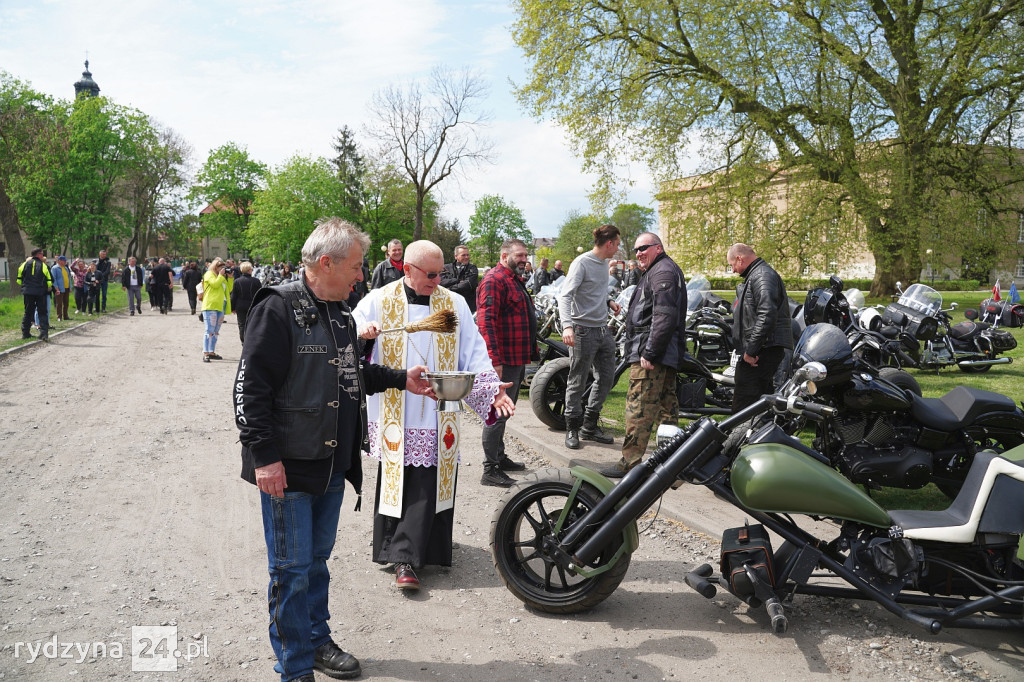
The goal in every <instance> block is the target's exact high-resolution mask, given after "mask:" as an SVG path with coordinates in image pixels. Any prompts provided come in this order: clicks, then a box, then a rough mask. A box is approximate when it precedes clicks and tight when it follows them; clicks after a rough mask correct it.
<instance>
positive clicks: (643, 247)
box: [633, 244, 657, 253]
mask: <svg viewBox="0 0 1024 682" xmlns="http://www.w3.org/2000/svg"><path fill="white" fill-rule="evenodd" d="M652 246H657V244H641V245H640V246H638V247H636V248H635V249H633V250H634V251H636V252H637V253H643V252H644V251H646V250H647V249H649V248H651V247H652Z"/></svg>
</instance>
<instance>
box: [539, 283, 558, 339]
mask: <svg viewBox="0 0 1024 682" xmlns="http://www.w3.org/2000/svg"><path fill="white" fill-rule="evenodd" d="M564 281H565V278H564V277H559V278H558V279H557V280H555V281H554V282H552V283H551V284H547V285H545V286H543V287H541V288H540V293H538V294H537V295H536V296H535V297H534V299H533V306H534V308H535V309H536V311H537V336H538V337H540V338H542V339H546V338H548V337H549V336H551V334H552V332H554V333H555V334H559V335H561V333H562V321H561V319H560V318H559V316H558V293H559V292H560V291H561V290H562V283H563V282H564Z"/></svg>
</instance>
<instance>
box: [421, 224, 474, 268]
mask: <svg viewBox="0 0 1024 682" xmlns="http://www.w3.org/2000/svg"><path fill="white" fill-rule="evenodd" d="M430 241H432V242H434V243H435V244H437V245H438V246H439V247H440V248H441V253H443V254H444V259H445V260H446V261H448V262H449V263H450V262H451V261H452V260H453V259H454V256H455V247H456V246H459V245H460V244H465V243H466V237H465V235H463V234H462V225H460V224H459V219H458V218H452V219H451V220H439V221H438V222H437V225H435V226H434V230H433V231H432V232H431V233H430ZM467 246H468V245H467Z"/></svg>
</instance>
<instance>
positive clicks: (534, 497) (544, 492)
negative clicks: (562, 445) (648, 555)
mask: <svg viewBox="0 0 1024 682" xmlns="http://www.w3.org/2000/svg"><path fill="white" fill-rule="evenodd" d="M574 482H575V481H574V480H573V477H572V475H571V473H570V472H569V470H568V469H545V470H543V471H540V472H538V473H536V474H534V475H533V476H530V477H528V478H526V479H523V480H522V481H521V482H520V483H518V484H517V485H515V486H513V487H512V488H510V489H509V490H508V492H507V493H505V496H504V497H503V498H502V500H501V504H500V505H499V506H498V509H497V511H495V513H494V516H493V517H492V518H491V557H492V558H493V560H494V567H495V568H496V569H497V570H498V575H500V576H501V580H502V582H504V583H505V586H506V587H507V588H508V589H509V591H510V592H512V594H514V595H515V596H516V597H517V598H518V599H519V600H521V601H522V602H523V603H524V604H526V605H527V606H529V607H530V608H533V609H537V610H538V611H544V612H547V613H576V612H578V611H585V610H586V609H589V608H591V607H593V606H595V605H597V604H599V603H601V602H602V601H604V600H605V599H606V598H608V596H609V595H610V594H611V593H612V592H614V591H615V589H616V588H617V587H618V586H619V583H621V582H622V579H623V578H624V577H625V575H626V571H627V569H628V568H629V560H630V554H629V553H623V554H622V556H620V557H619V558H618V561H616V563H615V565H614V566H612V567H611V568H610V569H609V570H607V571H605V572H603V573H600V574H598V575H595V576H593V577H591V578H586V577H583V576H581V575H577V574H574V573H571V572H569V571H567V570H565V569H564V568H562V567H561V566H559V565H557V564H556V563H555V562H554V561H552V560H551V558H550V557H549V556H547V555H546V554H545V552H544V539H545V538H546V537H550V536H551V535H552V533H553V532H554V530H555V526H556V524H558V521H559V519H560V518H561V515H562V513H563V510H567V513H566V517H565V520H564V521H563V522H562V524H561V527H560V529H561V530H564V529H565V528H568V527H569V526H571V525H572V523H573V522H575V521H576V519H578V518H580V517H581V516H582V515H583V514H585V513H586V512H587V511H589V510H590V509H592V508H593V507H594V505H596V504H597V503H598V501H600V499H601V497H602V496H601V493H600V492H599V491H598V490H597V489H596V488H594V487H593V486H591V485H590V484H588V483H584V484H583V485H582V486H580V489H579V490H578V491H577V493H576V496H575V498H573V499H572V500H571V501H570V495H571V494H572V488H573V484H574ZM622 544H623V538H622V536H619V537H617V538H615V539H614V540H613V541H612V542H610V543H609V544H608V546H607V547H605V548H604V549H603V550H602V551H601V553H600V555H599V556H598V557H597V558H596V559H595V560H594V561H593V562H592V563H591V564H589V565H587V566H586V567H585V568H587V569H593V568H597V567H599V566H603V565H605V564H607V563H608V561H609V560H610V559H611V558H612V557H613V556H614V555H615V553H616V552H617V551H618V550H619V548H620V547H621V546H622Z"/></svg>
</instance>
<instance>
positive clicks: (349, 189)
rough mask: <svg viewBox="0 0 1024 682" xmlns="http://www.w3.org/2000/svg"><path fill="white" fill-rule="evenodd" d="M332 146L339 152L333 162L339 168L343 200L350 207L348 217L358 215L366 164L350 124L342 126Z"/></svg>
mask: <svg viewBox="0 0 1024 682" xmlns="http://www.w3.org/2000/svg"><path fill="white" fill-rule="evenodd" d="M331 147H332V148H333V149H334V151H335V152H337V156H335V157H334V158H333V159H331V162H332V163H333V164H334V167H335V168H336V169H337V173H338V180H339V181H340V188H341V196H342V202H343V204H344V205H345V207H346V208H347V209H348V214H349V215H348V216H346V217H354V216H357V215H359V211H360V210H361V209H362V204H363V202H362V199H363V173H365V166H366V164H365V162H364V161H363V157H362V155H361V154H360V153H359V147H358V145H357V144H356V136H355V133H353V132H352V131H351V130H350V129H349V127H348V126H342V127H341V128H339V129H338V134H337V136H336V137H335V138H334V141H333V142H332V143H331Z"/></svg>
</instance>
